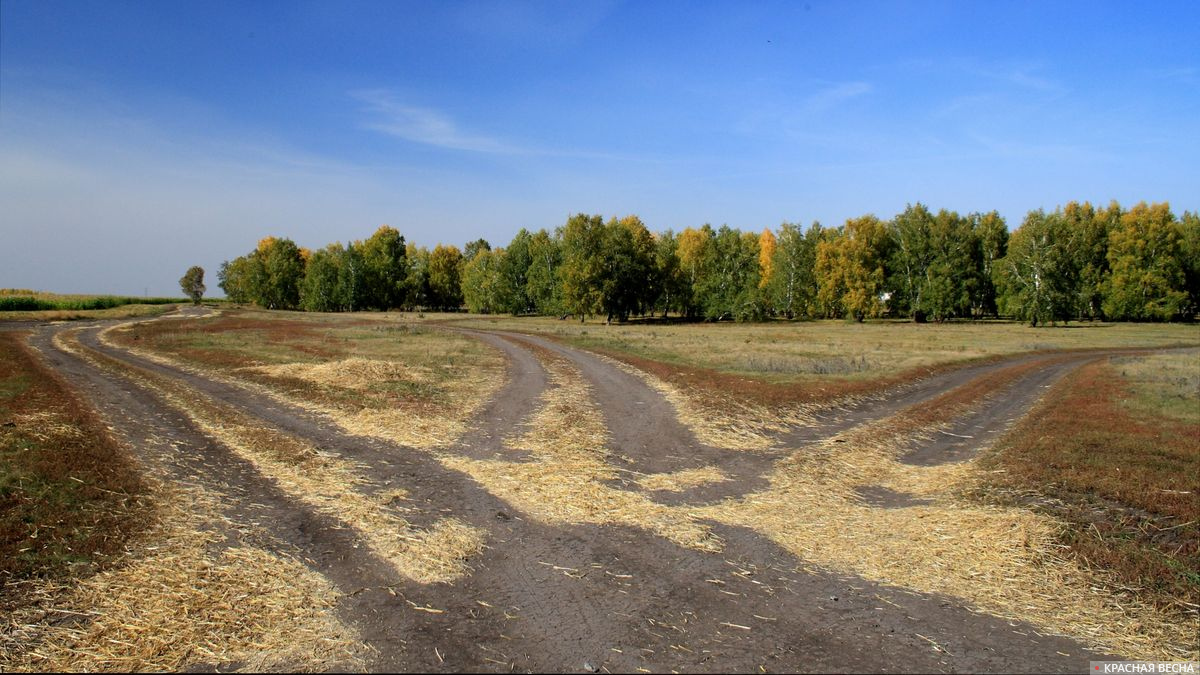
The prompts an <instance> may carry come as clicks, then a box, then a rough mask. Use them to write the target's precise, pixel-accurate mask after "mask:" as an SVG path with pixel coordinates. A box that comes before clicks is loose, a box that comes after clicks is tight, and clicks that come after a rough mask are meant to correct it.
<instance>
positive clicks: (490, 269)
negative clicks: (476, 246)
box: [462, 249, 504, 314]
mask: <svg viewBox="0 0 1200 675" xmlns="http://www.w3.org/2000/svg"><path fill="white" fill-rule="evenodd" d="M503 262H504V249H497V250H492V249H480V250H479V251H477V252H476V253H475V257H474V258H472V259H471V260H470V262H467V263H465V264H464V265H463V267H462V293H463V300H464V301H465V302H466V305H467V309H468V310H469V311H471V312H474V313H476V314H495V313H497V312H502V311H504V309H503V307H504V289H503V286H504V282H503V279H502V278H501V275H500V266H501V265H502V264H503Z"/></svg>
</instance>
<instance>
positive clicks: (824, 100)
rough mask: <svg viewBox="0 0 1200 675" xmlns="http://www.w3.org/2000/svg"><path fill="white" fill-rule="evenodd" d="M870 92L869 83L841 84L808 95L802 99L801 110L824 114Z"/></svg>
mask: <svg viewBox="0 0 1200 675" xmlns="http://www.w3.org/2000/svg"><path fill="white" fill-rule="evenodd" d="M870 91H871V84H870V83H869V82H842V83H839V84H835V85H832V86H827V87H825V88H824V89H821V90H820V91H817V92H815V93H813V94H810V95H809V96H808V97H806V98H805V99H804V104H803V108H804V109H805V110H806V111H808V112H813V113H817V112H825V111H828V110H831V109H833V108H836V107H837V106H839V105H841V104H842V103H845V102H846V101H849V100H850V99H853V98H857V97H859V96H862V95H864V94H867V93H870Z"/></svg>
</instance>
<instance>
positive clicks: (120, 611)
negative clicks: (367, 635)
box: [0, 486, 363, 672]
mask: <svg viewBox="0 0 1200 675" xmlns="http://www.w3.org/2000/svg"><path fill="white" fill-rule="evenodd" d="M156 492H157V493H158V496H159V500H158V501H159V503H160V504H162V505H163V511H162V512H161V513H160V514H159V518H158V525H157V526H156V528H155V530H154V531H153V532H152V533H150V534H149V536H147V537H146V538H145V539H144V540H143V541H142V542H140V543H139V545H137V546H136V547H135V548H134V549H132V550H131V551H130V552H129V553H128V555H127V560H126V562H125V563H124V564H122V565H119V566H115V567H113V568H112V569H110V570H108V571H105V572H102V573H100V574H98V575H95V576H93V577H91V578H89V579H87V580H84V581H83V582H82V583H79V584H71V585H68V584H55V583H43V584H39V585H38V586H37V587H36V588H33V589H31V590H30V592H29V596H30V597H31V598H34V599H35V600H36V602H34V603H33V604H32V605H29V606H26V607H24V608H22V609H20V610H19V611H17V612H15V613H13V614H12V615H11V616H10V619H9V622H8V625H7V626H5V627H4V628H3V629H2V630H0V647H3V648H2V649H0V669H3V670H6V671H7V670H12V671H41V672H46V671H72V672H92V671H104V672H129V671H166V670H181V669H186V668H195V667H202V666H208V667H218V666H223V667H225V668H230V667H235V668H237V669H239V670H249V671H263V670H278V671H293V670H297V669H303V670H306V671H323V670H329V669H338V670H359V669H361V668H362V665H363V664H362V661H361V657H362V655H363V647H362V645H361V644H360V643H359V640H358V636H357V635H355V633H354V632H353V630H351V629H350V628H349V627H347V626H346V625H344V624H343V623H342V622H341V621H339V620H338V619H337V618H336V616H335V615H334V609H335V607H336V604H337V601H338V598H339V595H338V594H337V593H336V592H335V590H334V589H333V588H332V587H331V586H330V585H329V583H328V582H327V581H326V580H325V579H324V578H323V577H321V576H320V575H319V574H316V573H314V572H312V571H311V570H309V569H308V568H306V567H305V566H304V565H302V564H300V563H299V562H297V561H295V560H293V559H290V558H287V557H283V556H279V555H277V554H274V553H270V552H268V551H266V550H263V549H261V548H256V547H253V546H247V545H239V546H234V547H225V546H223V545H221V544H220V541H221V539H222V538H223V537H222V534H221V532H222V531H223V530H225V529H227V528H230V527H232V526H233V524H232V523H231V522H229V521H227V520H225V519H223V518H222V517H221V516H219V515H218V513H219V511H220V505H219V503H218V502H217V501H216V500H215V498H213V497H212V496H211V495H209V494H207V493H204V492H203V491H200V490H199V489H196V488H175V489H172V490H171V491H169V492H168V489H167V488H165V487H164V486H158V488H157V490H156Z"/></svg>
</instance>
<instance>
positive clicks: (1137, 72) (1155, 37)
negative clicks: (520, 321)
mask: <svg viewBox="0 0 1200 675" xmlns="http://www.w3.org/2000/svg"><path fill="white" fill-rule="evenodd" d="M1198 35H1200V3H1197V2H1194V1H1190V0H1189V1H1185V2H1155V3H1132V2H1124V3H1104V2H1030V3H1021V2H1000V1H996V2H982V1H980V2H968V1H962V2H920V3H918V2H902V3H901V2H896V3H893V2H861V1H858V0H840V1H838V2H829V1H827V0H809V1H808V2H803V1H796V2H779V3H776V2H680V3H673V2H651V1H648V0H642V1H637V2H624V3H621V2H598V3H586V2H574V1H572V2H537V3H523V2H432V3H409V2H399V1H391V2H381V3H372V2H333V1H332V0H330V1H326V2H267V1H264V2H228V3H227V2H214V1H205V2H158V1H147V2H121V1H118V0H103V1H101V2H82V1H72V2H54V1H47V0H37V1H31V0H4V2H3V3H0V241H2V242H3V245H2V246H0V287H13V286H16V287H33V288H38V289H44V290H50V291H58V292H111V293H123V294H142V293H143V292H149V293H150V294H151V295H155V294H169V295H177V294H178V285H177V283H176V280H177V279H178V278H179V277H180V276H181V275H182V274H183V272H184V270H185V269H186V268H187V267H188V266H190V265H193V264H199V265H202V266H203V267H204V268H205V269H206V270H207V271H208V285H209V288H210V294H213V295H215V294H219V291H218V290H217V288H216V278H215V277H216V270H217V267H218V265H219V264H220V262H221V261H222V260H226V259H229V258H232V257H235V256H237V255H240V254H242V253H244V252H246V251H247V250H249V249H250V248H252V247H253V246H254V244H255V242H256V241H257V240H258V239H259V238H261V237H263V236H266V235H269V234H273V235H277V236H289V237H291V238H292V239H294V240H295V241H296V242H297V243H298V244H300V245H302V246H309V247H318V246H322V245H324V244H326V243H328V242H331V241H346V240H349V239H360V238H364V237H366V236H368V235H370V233H371V232H373V231H374V230H375V228H377V227H378V226H379V225H381V224H384V223H387V224H390V225H392V226H394V227H396V228H398V229H399V230H400V231H401V232H402V233H403V234H404V235H405V236H406V237H407V238H408V240H410V241H414V242H416V243H418V244H422V245H427V246H433V245H434V244H437V243H453V244H458V245H460V246H461V245H462V244H463V243H465V242H466V241H468V240H471V239H474V238H476V237H480V236H482V237H485V238H487V239H488V240H489V241H491V242H492V243H493V244H499V245H503V244H504V243H506V242H507V241H508V240H509V239H511V237H512V236H513V234H515V233H516V231H517V230H518V229H519V228H521V227H526V228H530V229H537V228H542V227H546V228H550V229H552V228H554V227H556V226H558V225H561V224H562V223H564V222H565V221H566V219H567V217H568V216H569V215H570V214H571V213H575V212H588V213H601V214H604V215H605V216H606V217H607V216H614V215H616V216H620V215H627V214H637V215H639V216H640V217H641V218H642V220H643V221H645V222H646V224H647V225H648V226H649V227H650V228H651V229H653V230H656V231H658V230H665V229H667V228H673V229H676V230H678V229H681V228H683V227H687V226H699V225H701V224H703V223H706V222H708V223H712V224H714V225H720V224H729V225H731V226H734V227H740V228H743V229H753V230H756V231H757V230H761V229H762V228H763V227H777V226H778V225H779V224H780V223H781V222H784V221H788V222H801V223H804V224H808V223H810V222H812V221H813V220H819V221H821V222H822V223H823V224H826V225H837V224H840V223H842V222H843V221H845V219H847V218H850V217H854V216H858V215H862V214H864V213H875V214H876V215H879V216H880V217H883V218H888V217H891V216H892V215H894V214H896V213H897V212H899V211H901V210H903V208H904V207H905V205H906V204H907V203H910V202H917V201H921V202H924V203H926V204H928V205H930V206H931V207H933V208H942V207H944V208H949V209H954V210H958V211H960V212H970V211H986V210H991V209H997V210H999V211H1000V212H1001V214H1002V215H1004V216H1005V217H1006V218H1007V219H1008V221H1009V225H1010V227H1014V228H1015V227H1016V226H1017V225H1019V224H1020V220H1021V218H1022V217H1023V216H1024V214H1025V213H1026V212H1027V211H1028V210H1030V209H1034V208H1046V209H1053V208H1054V207H1055V206H1057V205H1059V204H1063V203H1065V202H1067V201H1069V200H1091V201H1093V202H1101V203H1107V202H1108V201H1109V200H1111V199H1117V200H1119V201H1121V202H1122V203H1123V204H1127V205H1128V204H1132V203H1134V202H1136V201H1140V200H1143V199H1144V200H1147V201H1164V200H1166V201H1170V202H1171V204H1172V207H1173V208H1174V210H1175V211H1176V213H1181V212H1182V211H1183V210H1185V209H1186V210H1193V211H1194V210H1197V209H1200V169H1198V163H1197V157H1200V152H1198V151H1200V46H1198V45H1200V39H1198V38H1197V36H1198Z"/></svg>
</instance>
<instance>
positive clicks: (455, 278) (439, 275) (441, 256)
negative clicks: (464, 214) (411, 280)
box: [429, 244, 463, 312]
mask: <svg viewBox="0 0 1200 675" xmlns="http://www.w3.org/2000/svg"><path fill="white" fill-rule="evenodd" d="M462 266H463V256H462V253H461V252H460V251H459V250H458V247H457V246H443V245H442V244H438V245H437V246H435V247H434V249H433V253H430V254H429V298H430V304H431V305H432V306H433V307H435V308H437V309H440V310H442V311H452V312H456V311H458V310H459V309H461V308H462V305H463V294H462V280H461V279H460V278H459V273H460V271H461V269H462Z"/></svg>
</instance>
